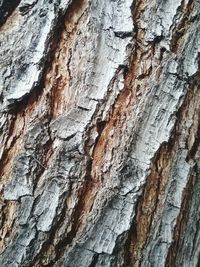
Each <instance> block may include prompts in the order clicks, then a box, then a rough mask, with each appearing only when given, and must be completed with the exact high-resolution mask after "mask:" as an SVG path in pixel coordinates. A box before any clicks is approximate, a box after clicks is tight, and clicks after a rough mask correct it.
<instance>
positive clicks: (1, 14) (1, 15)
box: [0, 0, 21, 27]
mask: <svg viewBox="0 0 200 267" xmlns="http://www.w3.org/2000/svg"><path fill="white" fill-rule="evenodd" d="M20 1H21V0H2V1H1V3H0V27H1V26H2V25H3V24H4V23H5V22H6V20H7V18H8V17H9V16H10V15H11V14H12V13H13V12H14V10H15V9H16V7H17V6H18V5H19V3H20Z"/></svg>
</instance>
